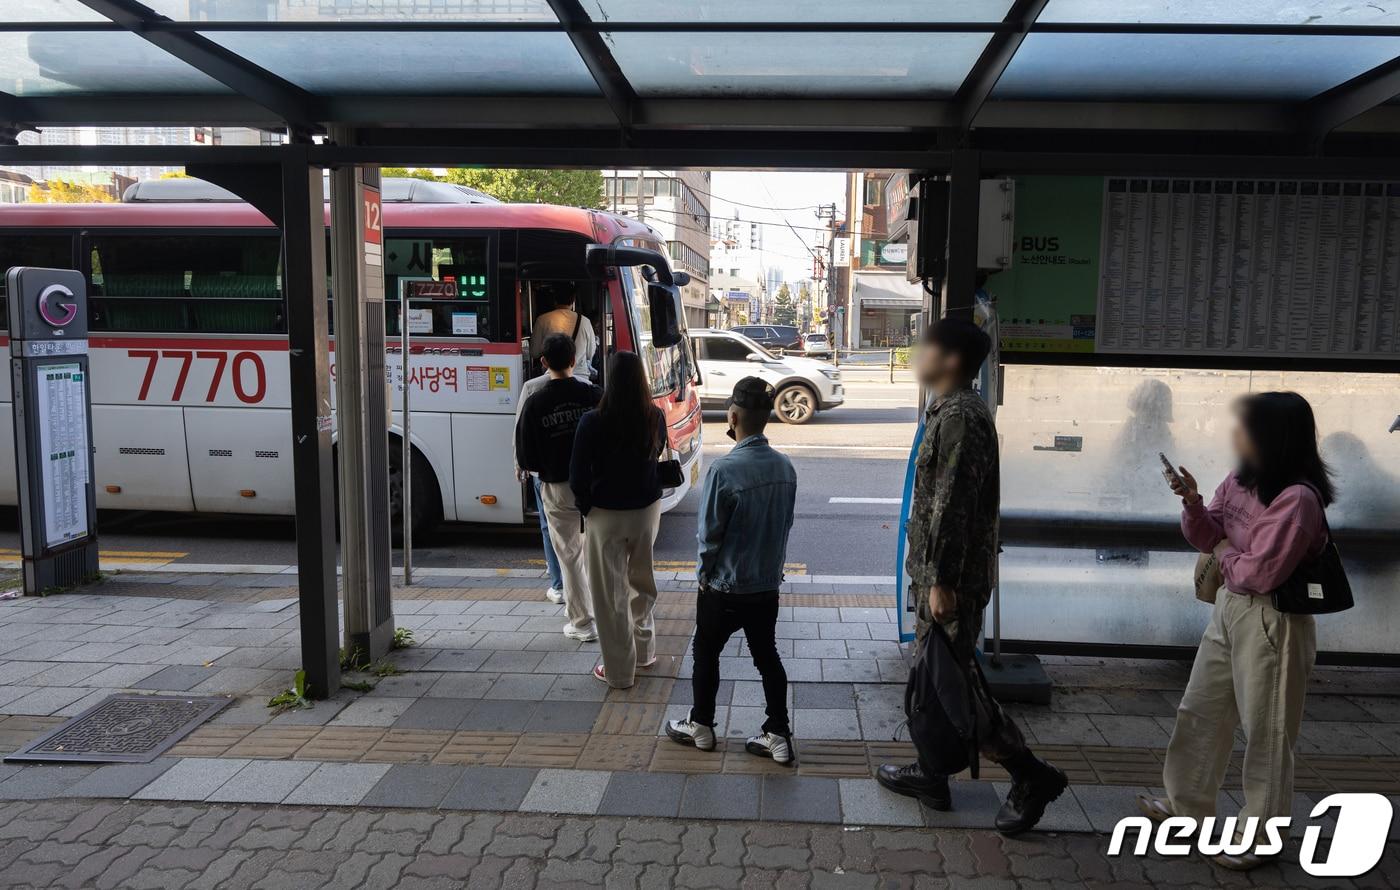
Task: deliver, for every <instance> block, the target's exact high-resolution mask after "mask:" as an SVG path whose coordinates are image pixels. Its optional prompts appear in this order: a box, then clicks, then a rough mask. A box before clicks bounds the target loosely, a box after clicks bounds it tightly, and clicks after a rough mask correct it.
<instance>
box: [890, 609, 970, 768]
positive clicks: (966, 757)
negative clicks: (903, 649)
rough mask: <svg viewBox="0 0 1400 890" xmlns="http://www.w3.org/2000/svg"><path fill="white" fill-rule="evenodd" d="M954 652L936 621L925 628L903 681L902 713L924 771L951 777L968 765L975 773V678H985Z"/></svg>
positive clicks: (946, 635) (945, 633)
mask: <svg viewBox="0 0 1400 890" xmlns="http://www.w3.org/2000/svg"><path fill="white" fill-rule="evenodd" d="M973 671H974V672H975V676H970V675H969V672H968V665H966V664H963V663H961V662H959V660H958V658H957V657H956V656H955V655H954V654H953V644H952V643H951V642H950V641H949V639H948V634H947V632H946V631H944V630H943V628H942V627H940V626H939V625H937V624H934V625H933V627H932V628H930V629H929V633H928V636H926V637H925V638H924V643H923V645H922V646H921V647H920V648H919V652H918V654H917V655H915V656H914V664H913V666H912V667H911V668H910V669H909V680H908V682H907V683H905V686H904V716H905V717H906V718H907V724H908V726H909V739H910V741H912V742H913V743H914V750H915V751H916V752H918V755H919V766H920V768H922V769H923V771H924V774H925V775H930V776H932V775H941V776H952V775H956V774H957V773H960V772H962V771H963V770H965V769H967V768H969V767H971V768H972V778H974V779H975V778H977V710H976V708H975V707H974V705H973V699H972V694H973V688H974V687H973V686H972V684H973V683H985V682H986V680H985V679H983V677H982V672H981V670H980V669H978V668H977V667H976V666H975V664H974V666H973Z"/></svg>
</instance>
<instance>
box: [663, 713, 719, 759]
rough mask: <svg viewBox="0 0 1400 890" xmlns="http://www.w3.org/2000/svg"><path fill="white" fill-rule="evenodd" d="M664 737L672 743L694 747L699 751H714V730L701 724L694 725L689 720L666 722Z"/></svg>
mask: <svg viewBox="0 0 1400 890" xmlns="http://www.w3.org/2000/svg"><path fill="white" fill-rule="evenodd" d="M666 735H668V736H670V737H671V741H673V742H676V743H678V744H681V745H694V746H695V747H696V748H697V749H699V750H701V751H713V750H714V749H715V730H714V728H713V727H710V726H706V725H705V724H703V723H695V722H694V721H692V720H690V719H689V718H686V719H685V720H668V721H667V722H666Z"/></svg>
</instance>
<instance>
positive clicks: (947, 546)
mask: <svg viewBox="0 0 1400 890" xmlns="http://www.w3.org/2000/svg"><path fill="white" fill-rule="evenodd" d="M997 444H998V443H997V431H996V425H995V423H994V422H993V421H992V414H991V411H989V410H988V409H987V406H986V403H984V402H983V401H982V398H981V396H979V395H977V393H975V392H973V391H972V390H971V389H960V390H957V391H956V392H953V393H950V394H948V395H946V396H943V397H941V398H939V399H935V400H934V402H933V404H932V405H930V406H929V409H928V412H927V415H926V418H925V427H924V440H923V443H922V444H921V445H920V446H919V455H918V470H917V474H916V476H915V479H914V492H913V498H912V501H911V503H910V507H909V524H908V527H907V529H908V535H909V540H908V550H907V554H908V556H907V559H906V560H905V564H904V569H905V573H906V575H907V576H908V578H909V583H910V584H911V585H912V586H913V588H914V591H915V592H916V594H917V596H918V597H919V599H920V600H922V599H923V598H925V597H927V596H928V590H929V588H930V587H931V586H933V585H934V584H940V585H943V586H944V587H950V588H952V589H953V590H954V591H955V592H956V593H957V594H958V599H959V604H960V605H963V606H967V607H973V608H977V609H981V608H983V607H984V606H985V605H986V603H987V600H988V598H989V597H990V596H991V591H992V586H993V585H994V584H995V583H996V563H997V531H998V517H999V515H1000V509H1001V478H1000V460H999V456H998V453H997V451H998V448H997ZM959 611H961V609H960V610H959ZM920 612H921V613H922V604H921V608H920Z"/></svg>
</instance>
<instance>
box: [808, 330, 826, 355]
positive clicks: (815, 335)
mask: <svg viewBox="0 0 1400 890" xmlns="http://www.w3.org/2000/svg"><path fill="white" fill-rule="evenodd" d="M802 354H803V355H809V356H821V357H822V358H830V357H831V338H830V337H828V336H827V335H826V334H824V333H822V332H820V331H812V332H810V333H806V334H803V335H802Z"/></svg>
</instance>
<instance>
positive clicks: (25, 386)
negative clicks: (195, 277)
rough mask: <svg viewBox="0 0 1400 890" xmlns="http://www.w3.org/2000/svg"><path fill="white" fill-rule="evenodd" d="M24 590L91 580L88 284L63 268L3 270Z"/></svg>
mask: <svg viewBox="0 0 1400 890" xmlns="http://www.w3.org/2000/svg"><path fill="white" fill-rule="evenodd" d="M6 285H7V293H9V295H10V299H9V316H10V383H11V385H12V387H13V393H14V395H13V399H12V409H13V411H14V429H15V464H16V468H15V469H16V472H15V476H16V478H17V479H18V481H19V517H20V519H19V521H20V552H21V554H22V556H23V566H24V592H25V593H26V594H30V595H33V594H40V593H43V592H44V591H45V590H49V589H51V588H54V587H68V586H71V585H74V584H81V583H82V582H84V581H90V580H92V579H93V578H96V577H97V500H96V497H95V495H94V492H93V479H92V475H93V474H92V399H91V397H90V390H89V389H88V356H87V282H86V281H85V280H84V278H83V276H82V273H80V272H75V271H73V270H70V269H40V268H34V267H29V266H16V267H15V268H12V269H10V270H9V271H8V273H7V274H6Z"/></svg>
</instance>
